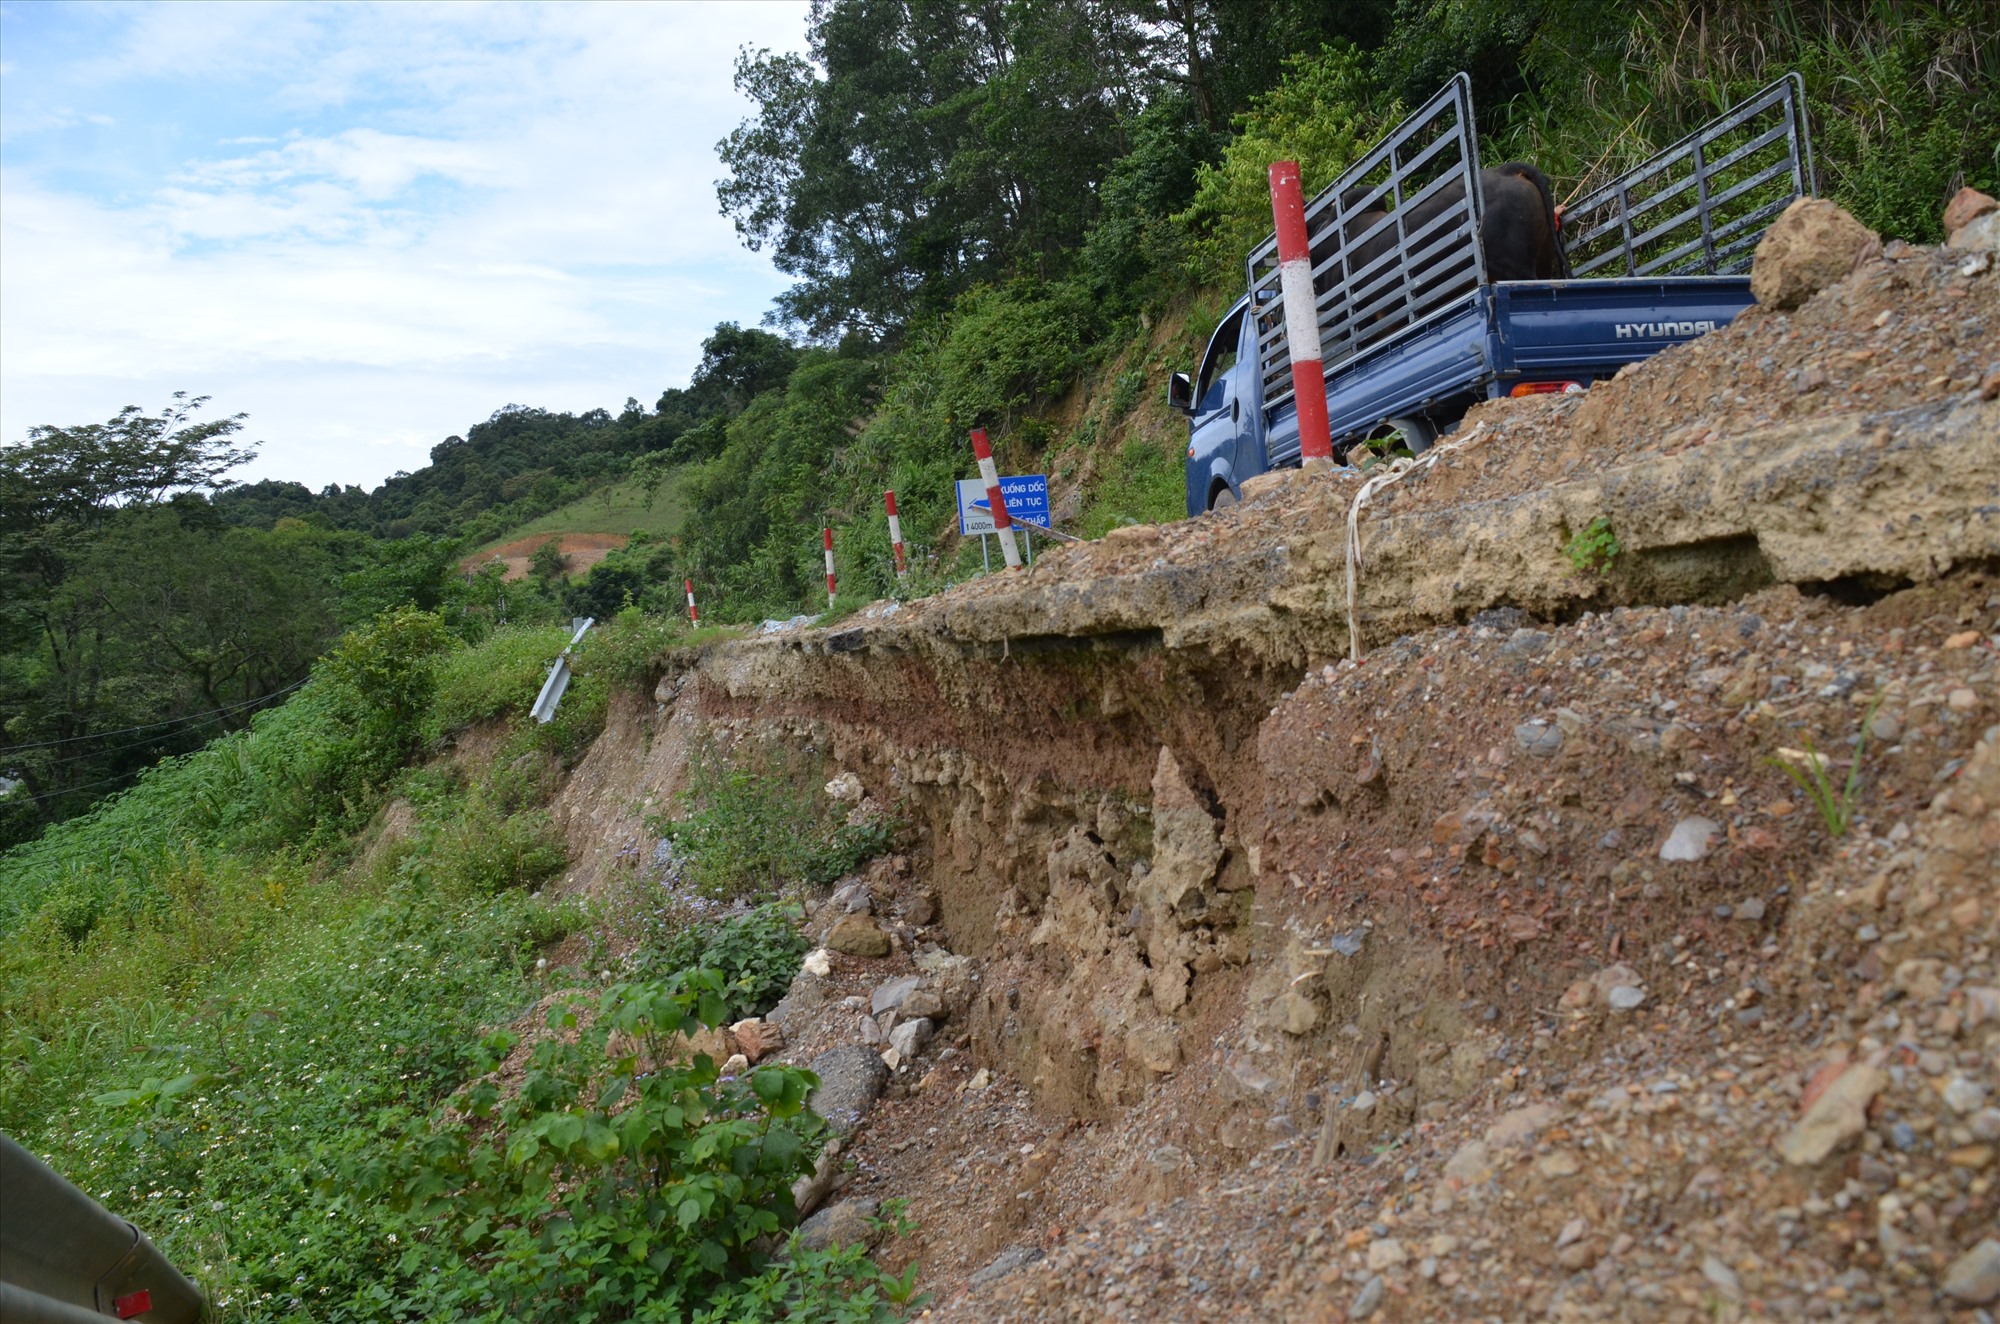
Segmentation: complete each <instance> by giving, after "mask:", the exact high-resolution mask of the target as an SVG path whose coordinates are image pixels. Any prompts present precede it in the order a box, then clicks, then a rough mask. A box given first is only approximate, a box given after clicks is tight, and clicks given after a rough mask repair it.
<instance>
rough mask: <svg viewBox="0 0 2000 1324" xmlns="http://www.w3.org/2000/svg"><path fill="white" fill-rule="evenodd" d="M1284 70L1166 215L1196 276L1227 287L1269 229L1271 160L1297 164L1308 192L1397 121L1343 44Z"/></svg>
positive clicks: (1364, 65) (1363, 65)
mask: <svg viewBox="0 0 2000 1324" xmlns="http://www.w3.org/2000/svg"><path fill="white" fill-rule="evenodd" d="M1285 66H1286V68H1285V76H1284V78H1283V80H1282V81H1280V82H1279V84H1278V85H1277V86H1276V87H1275V88H1272V89H1271V90H1270V91H1269V92H1267V93H1265V94H1264V95H1263V96H1261V97H1259V98H1258V99H1257V100H1256V102H1255V103H1254V104H1253V105H1252V106H1251V109H1250V110H1249V111H1248V112H1247V113H1245V114H1243V115H1241V116H1239V117H1237V121H1236V130H1237V132H1236V136H1235V137H1234V138H1233V139H1231V140H1230V142H1229V145H1228V146H1227V147H1225V148H1223V150H1222V160H1221V161H1220V162H1219V163H1217V164H1214V165H1210V164H1206V163H1204V164H1203V165H1202V166H1201V167H1199V169H1198V170H1197V171H1196V175H1195V192H1194V201H1193V202H1191V203H1189V204H1188V207H1187V210H1186V211H1183V212H1181V213H1179V214H1178V215H1176V216H1175V217H1174V220H1175V221H1176V222H1177V223H1179V224H1180V225H1181V226H1182V227H1183V228H1184V229H1185V231H1186V232H1187V234H1188V236H1189V247H1190V253H1191V257H1190V266H1191V268H1192V271H1193V274H1194V276H1195V278H1196V280H1198V281H1201V282H1211V281H1226V282H1228V283H1230V284H1231V285H1235V284H1237V283H1238V282H1239V281H1240V279H1241V276H1242V272H1243V260H1244V258H1245V257H1246V256H1247V255H1248V254H1249V252H1250V249H1251V248H1252V247H1253V246H1255V245H1256V244H1257V243H1258V242H1259V241H1261V240H1262V239H1263V238H1264V237H1265V236H1266V235H1268V234H1270V232H1271V182H1270V166H1271V162H1273V161H1283V160H1293V161H1297V162H1298V163H1299V173H1300V178H1301V183H1302V185H1303V187H1304V189H1305V194H1306V196H1307V197H1308V198H1310V197H1311V196H1312V195H1313V194H1314V193H1316V192H1317V191H1318V190H1320V189H1322V188H1325V187H1326V186H1327V185H1328V184H1330V183H1332V182H1333V179H1334V177H1335V176H1337V175H1338V174H1340V172H1341V171H1342V170H1345V169H1346V168H1347V167H1348V166H1349V165H1351V164H1353V162H1354V161H1355V159H1356V158H1357V157H1359V156H1360V155H1361V154H1362V153H1363V152H1365V151H1367V150H1368V149H1369V148H1370V147H1372V146H1373V145H1374V143H1375V140H1376V139H1378V138H1380V137H1381V136H1382V134H1383V133H1384V132H1385V131H1386V130H1387V129H1388V128H1389V127H1390V126H1392V125H1393V124H1394V123H1395V122H1396V120H1397V119H1398V118H1400V117H1401V114H1402V107H1401V106H1399V105H1398V104H1396V103H1395V102H1394V101H1392V100H1391V99H1390V98H1388V97H1387V96H1385V95H1383V94H1382V93H1381V92H1380V91H1379V90H1378V89H1377V87H1376V85H1375V83H1374V81H1373V79H1372V77H1371V76H1370V73H1369V68H1368V62H1367V60H1366V59H1364V58H1363V56H1362V54H1361V52H1359V51H1358V50H1356V49H1355V48H1354V47H1352V46H1349V45H1346V44H1342V45H1338V46H1327V47H1323V48H1322V49H1321V50H1320V51H1319V53H1318V54H1316V55H1295V56H1293V57H1291V58H1290V59H1288V60H1287V61H1286V62H1285Z"/></svg>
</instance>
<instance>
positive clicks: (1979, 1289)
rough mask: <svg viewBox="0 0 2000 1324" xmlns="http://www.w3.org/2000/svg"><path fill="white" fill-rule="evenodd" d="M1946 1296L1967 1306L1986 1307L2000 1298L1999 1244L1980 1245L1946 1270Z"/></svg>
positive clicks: (1995, 1242)
mask: <svg viewBox="0 0 2000 1324" xmlns="http://www.w3.org/2000/svg"><path fill="white" fill-rule="evenodd" d="M1944 1294H1945V1295H1946V1296H1948V1297H1950V1298H1951V1299H1952V1300H1954V1301H1963V1302H1964V1303H1965V1304H1966V1305H1968V1306H1983V1305H1986V1304H1988V1303H1989V1302H1991V1301H1993V1300H1994V1299H1995V1298H1996V1297H2000V1241H1996V1240H1994V1239H1993V1238H1992V1237H1988V1238H1986V1240H1984V1241H1982V1242H1980V1243H1979V1244H1978V1245H1977V1246H1974V1247H1973V1248H1972V1249H1971V1250H1969V1251H1967V1252H1965V1254H1963V1255H1961V1256H1959V1257H1958V1258H1957V1259H1955V1260H1953V1261H1952V1262H1951V1268H1949V1269H1947V1270H1945V1275H1944Z"/></svg>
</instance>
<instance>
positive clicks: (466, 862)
mask: <svg viewBox="0 0 2000 1324" xmlns="http://www.w3.org/2000/svg"><path fill="white" fill-rule="evenodd" d="M568 865H569V851H568V850H567V848H566V847H565V846H564V845H563V840H562V837H561V834H559V833H558V832H557V831H556V826H555V823H554V822H553V821H552V820H551V819H550V818H549V816H548V815H547V814H545V813H542V812H540V811H539V810H530V811H527V812H523V813H517V814H512V815H506V814H503V813H501V812H500V810H499V809H498V808H497V807H496V806H495V805H494V804H492V803H491V802H489V801H488V800H487V799H486V797H485V796H483V795H473V796H469V797H465V798H463V799H454V800H450V801H445V802H443V803H442V804H440V805H438V806H436V807H434V808H432V809H431V810H430V812H428V813H427V814H426V815H425V820H424V822H423V823H422V824H421V825H420V826H419V828H418V830H417V832H416V834H415V836H414V837H413V838H412V840H411V842H410V843H409V844H408V846H407V847H406V848H405V850H404V851H403V852H402V854H401V858H400V859H399V861H398V865H397V867H398V868H399V869H400V870H401V871H402V873H403V875H404V876H405V877H423V878H426V879H428V880H429V882H430V884H431V885H432V886H434V887H437V888H439V889H440V890H442V891H444V892H446V893H448V894H450V895H453V896H493V895H495V894H497V893H499V892H503V891H505V890H507V889H508V888H513V887H532V886H534V885H535V884H537V883H540V882H543V881H545V880H547V879H549V878H553V877H555V876H556V875H557V874H559V873H561V872H562V871H563V870H564V869H565V868H566V867H568Z"/></svg>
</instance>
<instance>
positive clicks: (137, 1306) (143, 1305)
mask: <svg viewBox="0 0 2000 1324" xmlns="http://www.w3.org/2000/svg"><path fill="white" fill-rule="evenodd" d="M152 1308H153V1293H152V1292H151V1290H150V1289H148V1288H144V1287H142V1288H140V1289H139V1290H138V1291H136V1292H132V1293H128V1294H127V1295H125V1296H121V1297H119V1298H118V1299H117V1300H115V1301H113V1302H112V1303H111V1309H112V1310H113V1311H114V1312H115V1313H116V1314H117V1316H118V1318H120V1319H130V1318H132V1317H133V1316H134V1315H143V1314H145V1313H146V1312H147V1311H149V1310H151V1309H152Z"/></svg>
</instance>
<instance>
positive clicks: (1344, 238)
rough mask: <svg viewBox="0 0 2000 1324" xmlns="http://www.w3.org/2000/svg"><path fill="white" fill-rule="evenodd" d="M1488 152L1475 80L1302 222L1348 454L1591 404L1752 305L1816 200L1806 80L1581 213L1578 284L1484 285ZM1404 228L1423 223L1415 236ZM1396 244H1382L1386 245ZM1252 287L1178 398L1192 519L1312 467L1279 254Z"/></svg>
mask: <svg viewBox="0 0 2000 1324" xmlns="http://www.w3.org/2000/svg"><path fill="white" fill-rule="evenodd" d="M1479 170H1480V164H1479V147H1478V139H1477V134H1476V131H1475V129H1474V125H1473V118H1472V95H1471V83H1470V81H1469V80H1468V79H1467V78H1466V76H1465V75H1464V74H1460V75H1458V76H1457V77H1456V78H1454V79H1453V80H1452V81H1451V82H1450V83H1448V84H1446V85H1445V87H1444V88H1443V89H1442V90H1441V91H1439V92H1438V94H1437V95H1436V96H1434V97H1432V98H1431V100H1430V101H1428V102H1426V103H1425V104H1424V106H1423V107H1421V108H1420V109H1419V110H1417V112H1416V113H1415V114H1413V115H1411V116H1410V117H1409V118H1408V119H1406V120H1405V121H1403V123H1402V124H1401V125H1399V126H1397V128H1396V129H1395V130H1394V131H1393V132H1392V133H1391V134H1389V136H1388V137H1387V138H1385V139H1384V140H1383V141H1382V143H1381V144H1380V145H1378V146H1377V147H1376V148H1374V149H1373V150H1372V151H1371V152H1369V153H1368V154H1367V155H1366V156H1364V157H1362V158H1361V159H1360V160H1358V161H1356V162H1355V163H1354V165H1353V166H1352V167H1351V168H1350V169H1348V170H1347V171H1346V172H1345V173H1343V174H1342V175H1341V176H1340V177H1339V178H1338V179H1336V180H1335V181H1334V182H1333V183H1332V184H1330V185H1328V186H1327V187H1326V188H1325V189H1324V190H1323V191H1321V192H1320V193H1319V194H1317V195H1316V196H1315V197H1314V198H1313V199H1312V200H1311V201H1310V202H1308V203H1307V205H1306V226H1307V236H1308V239H1309V241H1310V243H1311V251H1312V262H1313V289H1314V298H1315V307H1314V309H1313V310H1312V316H1313V320H1314V322H1316V323H1317V326H1318V330H1319V336H1320V350H1321V361H1322V363H1323V365H1324V371H1325V377H1326V403H1327V417H1328V421H1329V424H1330V429H1331V433H1332V440H1333V450H1334V454H1335V455H1336V456H1341V455H1346V454H1351V453H1352V452H1354V450H1355V449H1356V448H1357V447H1358V446H1360V445H1362V444H1365V443H1368V444H1373V446H1374V447H1375V448H1376V449H1377V450H1382V449H1388V448H1393V447H1397V446H1400V447H1403V448H1407V449H1408V450H1409V451H1410V452H1411V453H1420V452H1421V451H1423V450H1424V449H1425V448H1426V447H1427V446H1429V445H1430V444H1431V443H1432V442H1433V441H1435V440H1436V439H1437V437H1438V436H1439V435H1440V434H1442V433H1444V432H1447V431H1449V430H1450V429H1451V428H1452V427H1453V426H1455V425H1456V423H1457V421H1458V419H1459V418H1460V417H1462V416H1463V415H1464V413H1465V411H1466V410H1467V409H1469V408H1471V407H1472V405H1474V404H1476V403H1477V402H1479V401H1480V400H1485V399H1491V398H1494V397H1498V396H1503V395H1510V394H1511V395H1525V394H1530V393H1536V392H1543V391H1581V390H1584V389H1587V388H1588V387H1589V385H1590V384H1591V383H1592V382H1594V381H1598V380H1602V379H1604V378H1607V377H1610V376H1611V375H1612V374H1614V373H1616V372H1617V371H1618V369H1619V368H1621V367H1623V366H1624V365H1626V364H1628V363H1632V362H1635V361H1637V360H1640V359H1644V358H1647V357H1649V356H1651V355H1653V354H1657V353H1658V352H1659V351H1661V350H1663V349H1665V348H1667V347H1668V346H1670V345H1676V344H1680V343H1681V342H1683V341H1686V340H1690V339H1692V338H1693V337H1695V336H1698V335H1701V334H1703V333H1705V332H1708V331H1712V330H1714V329H1715V328H1717V327H1719V326H1723V325H1725V324H1727V323H1728V322H1729V321H1730V320H1731V319H1732V318H1734V317H1735V316H1736V315H1737V314H1738V313H1740V312H1742V311H1743V310H1744V309H1745V308H1747V307H1749V306H1750V304H1751V302H1752V299H1751V297H1750V280H1749V276H1748V274H1747V272H1748V270H1749V266H1750V259H1751V256H1752V253H1753V252H1754V250H1755V248H1756V246H1757V242H1758V240H1759V239H1761V238H1762V237H1763V234H1764V231H1765V229H1766V228H1767V227H1768V226H1769V225H1770V222H1771V221H1772V219H1774V218H1775V217H1776V216H1777V215H1778V213H1779V212H1781V211H1783V210H1784V209H1785V207H1786V206H1788V205H1789V204H1790V203H1791V202H1792V201H1793V199H1795V198H1797V197H1799V196H1801V195H1805V194H1810V193H1812V192H1813V188H1814V180H1813V166H1812V149H1811V144H1810V141H1809V139H1808V136H1807V125H1806V114H1805V99H1804V93H1803V87H1802V85H1801V83H1800V80H1799V78H1798V75H1796V74H1789V75H1786V76H1785V77H1783V78H1780V79H1779V80H1777V81H1776V82H1774V83H1772V84H1771V85H1770V86H1769V87H1766V88H1765V89H1764V90H1763V91H1761V92H1759V93H1758V94H1757V95H1755V96H1753V97H1751V98H1749V99H1748V100H1746V101H1744V102H1742V103H1740V104H1739V105H1737V106H1735V107H1734V108H1732V109H1731V110H1730V111H1729V112H1728V113H1726V114H1724V115H1722V116H1720V117H1718V118H1717V119H1715V120H1713V121H1711V122H1710V123H1709V124H1707V125H1704V126H1703V127H1702V128H1701V129H1699V130H1698V131H1696V132H1695V133H1693V134H1690V135H1689V136H1688V137H1687V138H1685V139H1683V140H1682V141H1681V142H1679V143H1676V144H1674V145H1673V146H1672V147H1669V148H1667V149H1666V150H1665V151H1663V152H1661V153H1659V154H1658V155H1657V156H1654V157H1653V158H1651V159H1650V160H1648V161H1646V162H1644V163H1642V164H1640V165H1639V166H1637V167H1635V168H1634V169H1632V170H1630V171H1628V172H1626V173H1625V174H1623V175H1621V176H1619V177H1618V178H1617V179H1614V180H1612V181H1610V182H1609V183H1607V184H1605V185H1603V186H1602V187H1600V188H1598V189H1596V190H1594V191H1593V192H1591V193H1590V194H1589V195H1588V196H1586V197H1584V198H1583V199H1581V200H1579V201H1578V202H1577V203H1575V204H1574V205H1573V206H1571V207H1569V208H1567V209H1566V211H1565V212H1564V214H1563V218H1562V221H1561V228H1560V236H1561V242H1562V244H1563V249H1564V253H1565V255H1566V257H1567V259H1568V265H1569V267H1570V270H1571V273H1572V278H1571V279H1566V280H1507V281H1492V280H1489V279H1487V276H1486V272H1485V264H1484V260H1483V257H1482V254H1481V251H1480V245H1479V243H1478V239H1477V236H1478V235H1479V233H1480V221H1481V200H1480V190H1479V188H1478V184H1477V181H1478V179H1479ZM1405 218H1421V219H1419V220H1411V221H1410V222H1409V223H1408V226H1407V227H1406V224H1405ZM1385 238H1386V239H1387V240H1390V241H1392V242H1383V241H1384V239H1385ZM1246 271H1247V274H1248V278H1249V288H1248V290H1247V291H1246V293H1245V294H1244V297H1243V298H1242V299H1240V300H1238V301H1237V303H1236V305H1235V306H1234V307H1232V308H1231V309H1230V310H1229V312H1228V313H1227V314H1226V315H1225V316H1224V317H1223V319H1222V321H1221V323H1220V324H1219V325H1218V326H1217V327H1216V329H1215V331H1214V333H1213V334H1212V335H1211V336H1210V337H1209V340H1208V345H1207V348H1206V349H1205V350H1204V351H1203V353H1202V356H1201V360H1200V363H1199V365H1198V367H1197V368H1196V370H1195V372H1194V374H1193V375H1192V376H1190V375H1189V374H1187V373H1175V374H1173V377H1172V379H1171V381H1170V384H1169V387H1168V401H1169V403H1170V404H1171V405H1172V406H1173V407H1174V408H1176V409H1178V410H1180V411H1181V412H1182V413H1184V414H1186V415H1187V416H1188V452H1187V509H1188V514H1189V515H1191V516H1192V515H1200V514H1202V513H1204V512H1206V511H1209V510H1212V509H1215V508H1216V507H1218V506H1223V505H1228V504H1230V503H1232V502H1234V501H1236V500H1238V499H1239V498H1240V497H1241V496H1242V489H1243V481H1244V480H1245V479H1246V478H1252V477H1255V476H1256V475H1258V474H1261V473H1264V472H1267V471H1269V470H1271V469H1278V468H1284V467H1287V466H1292V465H1296V464H1298V463H1299V422H1298V409H1297V404H1296V401H1295V400H1294V398H1293V393H1292V373H1291V350H1290V343H1289V340H1288V335H1287V326H1288V323H1292V322H1296V321H1297V319H1292V318H1288V316H1287V310H1286V308H1285V306H1284V292H1283V288H1282V286H1281V284H1280V281H1279V277H1278V259H1277V242H1276V237H1275V236H1273V237H1271V238H1269V239H1266V240H1265V241H1264V243H1263V244H1261V245H1260V246H1259V247H1258V248H1257V249H1256V250H1254V251H1253V252H1252V253H1251V254H1250V257H1249V260H1248V262H1247V263H1246Z"/></svg>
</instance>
